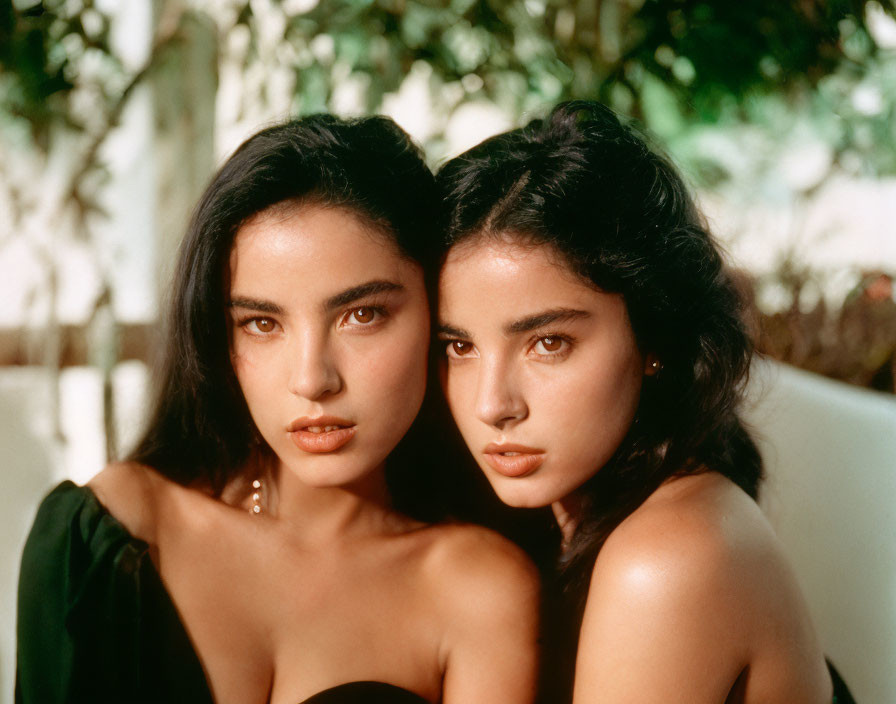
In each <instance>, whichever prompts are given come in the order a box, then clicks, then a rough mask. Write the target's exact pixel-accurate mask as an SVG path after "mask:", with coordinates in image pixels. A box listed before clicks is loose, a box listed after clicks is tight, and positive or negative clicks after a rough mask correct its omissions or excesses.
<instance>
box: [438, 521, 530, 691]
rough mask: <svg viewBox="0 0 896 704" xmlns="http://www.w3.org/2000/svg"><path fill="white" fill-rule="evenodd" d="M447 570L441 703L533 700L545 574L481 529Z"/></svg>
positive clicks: (459, 547)
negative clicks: (541, 585) (541, 587)
mask: <svg viewBox="0 0 896 704" xmlns="http://www.w3.org/2000/svg"><path fill="white" fill-rule="evenodd" d="M451 552H452V553H453V554H452V555H451V558H450V560H446V561H445V562H446V563H452V564H445V565H444V566H443V569H445V568H447V570H448V571H450V572H451V573H452V574H451V575H450V576H449V577H448V578H447V579H445V580H444V582H443V585H444V588H445V589H447V594H446V596H447V598H446V600H445V607H446V608H445V616H446V619H447V620H446V629H445V637H444V640H443V648H442V650H443V657H444V662H445V665H444V681H443V699H442V701H443V704H530V703H531V702H533V701H534V699H535V693H536V687H537V677H538V635H539V623H538V614H539V603H540V602H539V579H538V574H537V572H536V570H535V568H534V566H533V565H532V564H531V563H530V562H529V560H528V559H527V558H526V557H525V556H524V555H523V554H522V552H521V551H520V550H519V549H518V548H516V546H513V545H511V544H510V543H508V542H507V541H505V540H504V539H502V538H499V537H497V536H495V535H493V534H490V533H487V532H486V531H483V530H475V533H473V534H472V535H467V536H465V537H464V538H463V539H461V540H459V541H457V544H456V545H455V546H453V547H452V548H451Z"/></svg>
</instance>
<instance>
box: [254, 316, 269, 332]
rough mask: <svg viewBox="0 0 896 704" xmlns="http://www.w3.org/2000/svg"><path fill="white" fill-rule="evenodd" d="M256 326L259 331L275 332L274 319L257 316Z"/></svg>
mask: <svg viewBox="0 0 896 704" xmlns="http://www.w3.org/2000/svg"><path fill="white" fill-rule="evenodd" d="M252 322H254V323H255V328H256V329H257V330H258V331H259V332H273V330H274V321H273V320H271V319H270V318H256V319H255V320H254V321H252Z"/></svg>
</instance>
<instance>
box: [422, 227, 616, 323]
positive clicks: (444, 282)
mask: <svg viewBox="0 0 896 704" xmlns="http://www.w3.org/2000/svg"><path fill="white" fill-rule="evenodd" d="M595 295H605V296H606V295H609V294H605V293H603V292H601V291H600V289H598V288H597V287H595V286H594V285H593V284H592V283H591V282H590V281H588V280H587V279H585V278H584V277H582V276H581V275H579V274H578V273H576V272H574V271H573V270H572V269H571V268H570V266H569V265H568V264H567V262H566V260H565V259H564V257H563V255H562V254H561V253H560V252H558V251H557V250H556V249H555V248H554V247H552V246H550V245H547V244H531V243H527V242H518V241H514V240H512V239H509V238H479V239H475V240H472V241H467V242H462V243H461V244H459V245H455V246H454V247H452V248H451V249H450V250H449V252H448V255H447V256H446V258H445V263H444V265H443V266H442V270H441V273H440V276H439V300H440V310H447V309H449V308H453V307H456V306H457V305H463V304H464V303H466V302H471V301H473V300H475V299H477V298H479V299H482V302H483V303H484V302H487V301H492V302H495V303H497V302H498V301H500V302H501V307H507V306H509V307H510V308H512V309H513V310H517V309H519V308H521V307H532V306H537V307H542V308H543V307H544V306H545V304H546V303H548V302H549V301H556V300H557V299H563V300H565V301H567V302H572V301H579V302H581V301H583V300H591V299H593V298H594V296H595ZM443 306H444V308H443Z"/></svg>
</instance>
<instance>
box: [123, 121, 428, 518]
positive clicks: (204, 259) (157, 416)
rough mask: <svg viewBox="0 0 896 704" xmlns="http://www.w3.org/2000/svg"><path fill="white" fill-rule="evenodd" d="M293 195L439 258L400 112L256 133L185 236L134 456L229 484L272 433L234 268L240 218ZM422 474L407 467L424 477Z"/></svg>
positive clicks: (190, 479) (185, 475)
mask: <svg viewBox="0 0 896 704" xmlns="http://www.w3.org/2000/svg"><path fill="white" fill-rule="evenodd" d="M284 201H295V202H298V203H301V202H306V201H307V202H314V203H318V204H322V205H326V206H333V207H341V208H346V209H348V210H351V211H352V212H353V213H355V214H356V215H358V216H359V217H361V218H363V219H364V220H365V221H367V222H368V223H370V224H371V225H372V226H374V227H376V228H377V229H378V230H379V231H382V232H384V233H386V234H387V235H388V236H389V237H391V239H392V240H394V242H395V243H396V244H397V246H398V247H399V249H400V250H401V252H402V253H403V254H404V255H405V256H407V257H409V258H410V259H413V260H415V261H417V262H418V263H420V264H421V265H423V267H424V271H428V272H431V271H432V270H433V269H434V266H433V265H432V260H433V257H434V256H437V252H436V250H437V248H436V246H435V245H434V242H435V238H434V235H433V229H432V228H433V226H434V218H435V213H436V206H437V200H436V191H435V182H434V179H433V176H432V173H431V171H430V170H429V168H428V167H427V166H426V164H425V162H424V161H423V156H422V154H421V152H420V150H419V149H418V148H417V147H416V146H415V145H414V144H413V142H412V141H411V139H410V138H409V137H408V135H407V134H406V133H405V132H404V131H403V130H401V128H400V127H398V126H397V125H396V124H395V123H394V122H393V121H392V120H390V119H388V118H385V117H367V118H362V119H356V120H343V119H340V118H337V117H334V116H331V115H313V116H309V117H305V118H301V119H296V120H291V121H288V122H284V123H282V124H278V125H275V126H272V127H269V128H267V129H264V130H262V131H261V132H259V133H257V134H256V135H254V136H253V137H251V138H249V139H248V140H247V141H246V142H244V143H243V144H242V146H240V147H239V148H238V149H237V150H236V152H235V153H234V154H233V155H232V156H231V157H230V158H229V159H228V160H227V162H226V163H225V164H224V165H223V166H222V167H221V169H220V170H219V171H218V173H217V174H216V175H215V176H214V178H213V179H212V181H211V183H210V184H209V186H208V187H207V188H206V190H205V193H204V194H203V196H202V198H201V199H200V201H199V204H198V205H197V207H196V210H195V212H194V214H193V217H192V220H191V222H190V225H189V229H188V231H187V234H186V237H185V239H184V240H183V243H182V245H181V247H180V250H179V254H178V261H177V268H176V271H175V275H174V282H173V286H172V288H171V292H170V310H169V312H168V319H167V329H166V330H165V333H164V334H165V347H164V354H163V360H162V365H161V373H160V378H159V381H158V383H157V385H156V399H155V405H154V410H153V411H152V414H151V416H150V420H149V424H148V429H147V430H146V432H145V434H144V435H143V437H142V439H141V440H140V441H139V442H138V443H137V446H136V448H135V449H134V451H133V452H132V453H131V454H130V456H129V459H130V460H133V461H136V462H140V463H142V464H145V465H148V466H151V467H153V468H154V469H156V470H157V471H159V472H161V473H162V474H164V475H166V476H168V477H169V478H171V479H173V480H175V481H177V482H179V483H181V484H185V485H200V486H204V487H206V488H209V489H211V490H212V491H213V492H215V493H217V494H220V492H221V491H222V490H223V488H224V487H225V486H226V485H227V484H228V482H229V481H230V480H231V479H233V478H234V477H235V476H236V475H237V474H238V473H239V472H240V471H241V470H242V468H243V467H244V466H245V465H246V462H247V461H248V459H249V457H250V452H252V451H253V447H256V448H257V447H258V443H259V442H262V443H263V441H259V439H258V437H259V436H258V435H257V432H256V430H255V426H254V424H253V422H252V419H251V417H250V415H249V410H248V407H247V406H246V402H245V399H244V397H243V394H242V392H241V390H240V388H239V384H238V382H237V380H236V376H235V374H234V371H233V367H232V364H231V361H230V354H229V346H228V331H227V322H226V320H227V315H226V308H225V303H226V298H227V279H226V277H227V267H228V261H229V256H230V251H231V248H232V246H233V241H234V237H235V236H236V233H237V230H238V229H239V228H240V226H241V225H242V224H243V223H244V222H246V221H247V220H248V219H249V218H250V217H252V216H253V215H255V214H257V213H260V212H262V211H264V210H265V209H267V208H269V207H271V206H273V205H275V204H277V203H281V202H284ZM430 288H431V286H430ZM418 436H419V432H417V431H416V430H415V431H413V432H411V433H410V434H409V437H408V438H406V441H403V443H404V446H401V447H400V448H399V451H400V454H403V456H405V457H408V458H410V457H412V456H413V455H414V453H413V452H411V451H410V449H409V447H408V445H411V446H413V445H415V444H419V443H420V440H419V437H418ZM415 438H416V439H415ZM411 449H412V448H411ZM408 461H410V460H408ZM419 474H420V473H419V472H411V471H410V470H408V471H407V472H406V473H405V475H406V479H407V480H408V481H416V482H417V484H418V485H420V483H421V482H424V484H425V480H424V479H421V478H420V477H419V476H418V475H419ZM388 476H389V475H388V469H387V477H388ZM414 477H417V478H416V480H415V479H414ZM393 479H394V478H393ZM405 483H406V482H405ZM392 485H397V486H394V487H393V494H395V493H398V494H402V493H404V494H411V495H413V494H414V493H415V492H414V491H407V490H406V489H407V487H406V486H405V485H404V484H403V483H402V480H398V481H394V480H393V481H391V482H390V486H392ZM393 498H394V497H393ZM405 503H410V502H409V501H406V502H405ZM418 503H419V502H418ZM418 508H421V509H422V508H423V507H422V506H421V507H418ZM417 513H420V511H417Z"/></svg>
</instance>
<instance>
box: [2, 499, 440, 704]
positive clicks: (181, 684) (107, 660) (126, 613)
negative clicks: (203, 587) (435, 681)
mask: <svg viewBox="0 0 896 704" xmlns="http://www.w3.org/2000/svg"><path fill="white" fill-rule="evenodd" d="M212 701H213V699H212V695H211V692H210V690H209V687H208V683H207V682H206V679H205V673H204V672H203V669H202V665H201V664H200V662H199V657H198V656H197V655H196V651H195V650H194V649H193V645H192V643H191V642H190V638H189V636H188V635H187V632H186V629H185V628H184V625H183V623H182V622H181V620H180V616H179V615H178V613H177V609H176V608H175V606H174V604H173V603H172V601H171V597H170V596H169V595H168V592H167V591H166V590H165V587H164V585H163V584H162V580H161V578H160V577H159V574H158V572H157V571H156V569H155V565H153V563H152V560H151V559H150V557H149V548H148V545H147V544H146V543H145V542H143V541H141V540H137V539H136V538H134V537H133V536H132V535H130V533H128V532H127V531H126V530H125V528H124V526H122V525H121V523H119V522H118V521H117V520H116V519H115V518H114V517H113V516H112V515H111V514H109V512H108V511H106V509H105V508H104V507H103V506H102V505H101V504H100V502H99V501H98V500H97V498H96V496H95V495H94V494H93V492H92V491H91V490H90V489H88V488H87V487H79V486H77V485H75V484H73V483H72V482H63V483H62V484H60V485H59V486H57V487H56V488H55V489H54V490H53V491H52V492H50V494H49V495H48V496H47V497H46V498H45V499H44V501H43V503H42V504H41V505H40V508H39V509H38V512H37V517H36V518H35V520H34V525H33V526H32V528H31V533H30V534H29V536H28V540H27V542H26V543H25V550H24V553H23V554H22V569H21V573H20V576H19V604H18V620H17V644H16V704H31V703H32V702H35V703H36V702H40V703H41V704H54V703H56V702H69V703H70V702H91V704H103V703H104V702H109V703H111V702H115V703H116V704H119V703H121V702H129V703H139V704H150V703H152V704H157V703H161V702H165V703H168V702H190V703H191V704H202V703H203V702H206V703H208V704H211V702H212ZM301 704H427V700H426V699H424V698H423V697H421V696H420V695H418V694H415V693H413V692H410V691H408V690H406V689H402V688H401V687H397V686H395V685H391V684H386V683H383V682H349V683H345V684H340V685H337V686H335V687H331V688H329V689H327V690H324V691H323V692H319V693H318V694H315V695H314V696H312V697H311V698H310V699H306V700H304V701H303V702H301Z"/></svg>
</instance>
